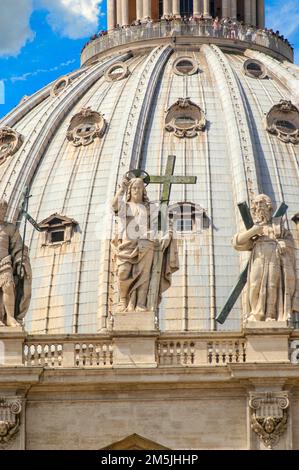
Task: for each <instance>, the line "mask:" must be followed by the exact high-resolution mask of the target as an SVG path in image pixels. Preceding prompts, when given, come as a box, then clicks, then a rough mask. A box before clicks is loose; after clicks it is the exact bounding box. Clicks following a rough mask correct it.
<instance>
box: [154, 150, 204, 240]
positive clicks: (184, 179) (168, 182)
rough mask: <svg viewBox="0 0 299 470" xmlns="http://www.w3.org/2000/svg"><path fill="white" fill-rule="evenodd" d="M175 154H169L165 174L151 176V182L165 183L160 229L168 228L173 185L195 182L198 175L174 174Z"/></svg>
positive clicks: (161, 201)
mask: <svg viewBox="0 0 299 470" xmlns="http://www.w3.org/2000/svg"><path fill="white" fill-rule="evenodd" d="M175 158H176V157H175V155H168V158H167V164H166V170H165V174H164V175H162V176H150V183H153V184H163V188H162V195H161V199H160V203H161V205H160V216H159V230H162V232H164V231H165V230H166V229H167V223H168V220H167V216H168V214H167V210H168V209H167V208H168V204H169V201H170V193H171V186H172V185H173V184H195V183H196V181H197V177H196V176H174V174H173V173H174V167H175Z"/></svg>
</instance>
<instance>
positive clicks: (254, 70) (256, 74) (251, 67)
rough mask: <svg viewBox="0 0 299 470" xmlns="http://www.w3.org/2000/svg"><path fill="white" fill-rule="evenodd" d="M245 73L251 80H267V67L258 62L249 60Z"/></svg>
mask: <svg viewBox="0 0 299 470" xmlns="http://www.w3.org/2000/svg"><path fill="white" fill-rule="evenodd" d="M244 72H245V75H247V76H248V77H251V78H260V79H262V78H265V77H266V69H265V66H264V65H263V64H262V63H261V62H259V61H258V60H254V59H248V60H246V62H245V63H244Z"/></svg>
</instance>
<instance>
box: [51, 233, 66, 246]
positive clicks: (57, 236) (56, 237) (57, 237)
mask: <svg viewBox="0 0 299 470" xmlns="http://www.w3.org/2000/svg"><path fill="white" fill-rule="evenodd" d="M59 242H64V230H58V231H57V232H51V243H59Z"/></svg>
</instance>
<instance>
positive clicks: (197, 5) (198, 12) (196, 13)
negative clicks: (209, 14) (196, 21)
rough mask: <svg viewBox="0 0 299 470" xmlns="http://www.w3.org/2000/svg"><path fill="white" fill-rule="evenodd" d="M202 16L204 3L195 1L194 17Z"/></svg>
mask: <svg viewBox="0 0 299 470" xmlns="http://www.w3.org/2000/svg"><path fill="white" fill-rule="evenodd" d="M201 14H202V1H201V0H193V16H200V15H201Z"/></svg>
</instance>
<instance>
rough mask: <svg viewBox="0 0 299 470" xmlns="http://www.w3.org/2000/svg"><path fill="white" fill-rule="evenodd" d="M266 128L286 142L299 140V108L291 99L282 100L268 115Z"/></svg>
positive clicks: (293, 142) (294, 142)
mask: <svg viewBox="0 0 299 470" xmlns="http://www.w3.org/2000/svg"><path fill="white" fill-rule="evenodd" d="M266 129H267V131H268V132H270V134H273V135H277V137H278V139H280V140H281V141H282V142H285V143H292V144H298V142H299V110H298V108H297V107H296V106H295V105H294V104H292V102H291V101H286V100H281V101H280V103H279V104H276V105H274V106H273V107H272V108H271V109H270V111H269V112H268V114H267V116H266Z"/></svg>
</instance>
